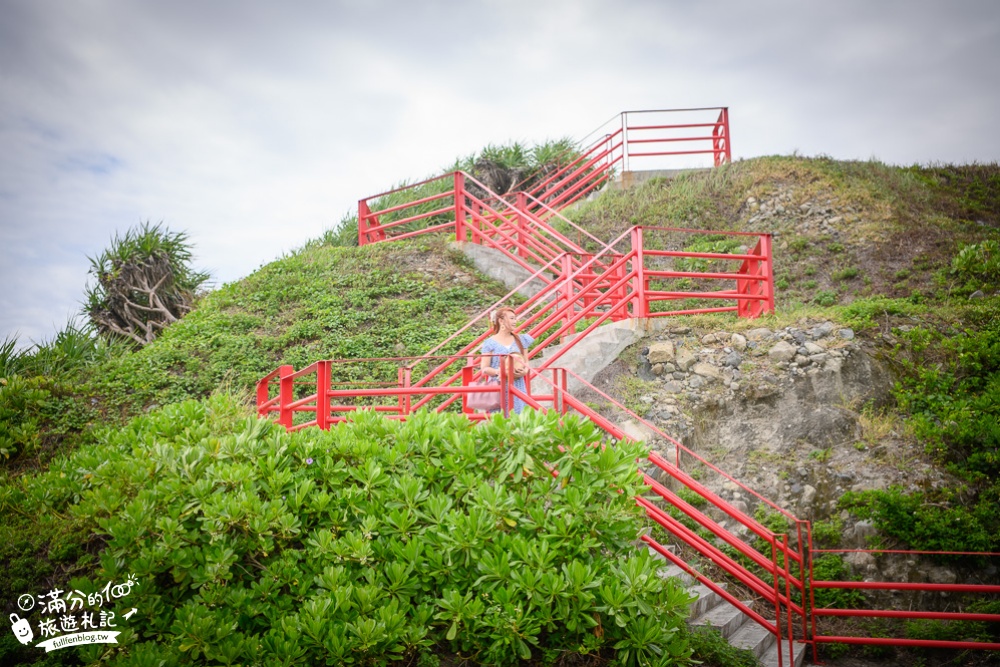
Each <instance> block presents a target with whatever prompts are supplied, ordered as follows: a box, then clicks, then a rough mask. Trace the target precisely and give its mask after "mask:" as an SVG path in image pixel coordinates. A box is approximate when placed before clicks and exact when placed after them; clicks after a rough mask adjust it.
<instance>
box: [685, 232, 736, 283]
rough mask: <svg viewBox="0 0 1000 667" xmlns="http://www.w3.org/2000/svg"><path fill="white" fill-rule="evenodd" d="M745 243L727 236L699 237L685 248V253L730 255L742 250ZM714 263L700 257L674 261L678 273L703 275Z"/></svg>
mask: <svg viewBox="0 0 1000 667" xmlns="http://www.w3.org/2000/svg"><path fill="white" fill-rule="evenodd" d="M743 243H744V240H743V239H742V238H741V237H738V236H725V235H719V234H714V235H710V236H697V237H695V239H694V241H692V242H691V243H690V244H688V245H687V246H686V247H685V248H684V252H705V253H719V254H730V253H733V252H734V251H736V250H738V249H739V248H741V247H742V246H743ZM712 261H713V260H708V259H703V258H700V257H679V258H677V259H676V260H674V269H675V270H677V271H690V272H695V273H703V272H706V271H708V270H709V267H710V266H711V264H710V262H712ZM718 261H722V260H718ZM730 268H731V267H730Z"/></svg>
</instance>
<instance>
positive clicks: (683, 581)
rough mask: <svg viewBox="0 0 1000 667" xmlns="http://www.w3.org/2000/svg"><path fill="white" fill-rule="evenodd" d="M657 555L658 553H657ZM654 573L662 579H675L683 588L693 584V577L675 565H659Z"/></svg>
mask: <svg viewBox="0 0 1000 667" xmlns="http://www.w3.org/2000/svg"><path fill="white" fill-rule="evenodd" d="M657 555H659V554H657ZM656 574H657V575H658V576H659V577H660V578H662V579H676V580H677V581H678V583H680V585H681V586H684V587H685V588H687V587H689V586H691V585H692V584H694V577H692V576H691V575H690V574H688V573H687V572H685V571H684V570H682V569H681V568H679V567H677V566H676V565H668V566H667V567H661V568H660V569H659V570H657V571H656Z"/></svg>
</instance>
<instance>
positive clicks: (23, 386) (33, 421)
mask: <svg viewBox="0 0 1000 667" xmlns="http://www.w3.org/2000/svg"><path fill="white" fill-rule="evenodd" d="M47 384H48V383H47V382H46V381H45V380H44V379H40V378H33V379H31V380H25V379H23V378H21V377H19V376H17V375H13V376H11V377H9V378H2V379H0V457H3V458H4V459H8V458H10V457H11V456H13V455H15V454H17V453H18V452H20V451H24V450H25V449H33V448H35V447H37V446H38V443H39V441H40V434H39V426H38V414H39V412H40V411H41V410H42V409H43V408H44V407H45V404H46V402H47V400H48V398H49V396H50V395H51V394H50V392H49V391H48V390H46V389H45V388H44V386H45V385H47Z"/></svg>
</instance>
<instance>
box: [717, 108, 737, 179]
mask: <svg viewBox="0 0 1000 667" xmlns="http://www.w3.org/2000/svg"><path fill="white" fill-rule="evenodd" d="M712 152H713V157H714V158H715V166H716V167H718V166H721V165H722V164H729V163H731V162H732V161H733V154H732V150H731V149H730V147H729V107H722V110H721V111H720V112H719V119H718V120H717V121H715V127H714V128H713V129H712Z"/></svg>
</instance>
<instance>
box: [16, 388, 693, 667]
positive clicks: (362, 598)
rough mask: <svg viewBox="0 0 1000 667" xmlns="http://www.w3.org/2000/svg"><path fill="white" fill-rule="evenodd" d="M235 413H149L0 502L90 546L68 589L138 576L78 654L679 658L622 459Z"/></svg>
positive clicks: (322, 659) (573, 443) (605, 450)
mask: <svg viewBox="0 0 1000 667" xmlns="http://www.w3.org/2000/svg"><path fill="white" fill-rule="evenodd" d="M244 415H245V413H244V412H243V409H242V408H240V407H239V406H238V405H237V404H235V403H234V402H233V401H232V400H231V399H228V398H225V397H221V396H215V397H213V398H211V399H210V400H207V401H202V402H194V401H188V402H185V403H181V404H177V405H173V406H169V407H167V408H164V409H162V410H160V411H157V412H155V413H152V414H150V415H148V416H144V417H141V418H139V419H137V420H135V421H133V422H132V423H131V424H129V425H128V426H127V427H126V428H124V429H121V430H118V431H107V432H105V433H104V434H103V435H102V436H101V438H100V443H99V444H98V445H97V446H93V447H85V448H83V449H81V450H80V451H78V452H77V453H76V454H74V455H73V456H72V457H70V458H68V459H66V460H65V461H64V462H61V463H59V464H56V465H53V467H52V469H51V470H50V471H49V472H47V473H45V474H42V475H39V476H37V477H34V478H31V479H29V480H26V481H25V482H24V484H23V486H22V487H21V489H20V490H19V491H16V492H14V493H13V494H12V493H10V492H8V493H6V494H3V493H0V504H2V505H3V507H0V509H2V511H4V512H7V511H10V509H11V508H13V507H15V506H16V507H17V508H18V509H19V511H22V512H26V513H35V514H36V515H37V516H42V517H44V516H53V518H52V519H50V520H52V521H56V520H57V519H55V518H54V516H55V515H59V516H67V515H68V516H73V517H77V518H78V520H80V521H82V522H84V524H86V523H92V524H94V525H93V528H94V529H95V530H96V531H97V532H98V533H100V534H102V535H104V536H105V539H106V543H107V546H106V548H105V549H104V551H103V552H102V553H101V557H100V561H101V566H102V568H101V571H100V572H98V573H97V576H96V577H95V581H96V582H97V583H96V584H92V583H90V582H82V581H76V582H75V583H74V585H75V586H76V587H77V588H80V589H81V590H85V591H88V588H87V587H88V586H90V587H93V586H95V585H96V586H100V585H101V583H103V582H104V581H105V580H107V579H113V580H118V579H123V578H124V577H125V576H127V575H128V574H134V575H135V577H136V578H137V579H138V581H139V582H140V583H139V589H138V590H137V591H136V592H135V593H134V594H133V595H134V596H135V597H134V598H133V599H130V602H129V603H130V604H131V605H132V606H136V607H139V608H141V609H142V610H143V615H142V617H141V622H133V623H132V624H131V625H129V626H128V629H129V632H128V633H126V634H123V636H122V638H120V639H122V640H123V641H122V644H121V645H120V646H111V647H89V648H88V649H86V650H85V649H80V651H81V654H82V655H83V657H84V658H85V659H86V660H91V661H92V660H97V659H101V660H109V661H110V664H115V665H140V664H147V663H148V662H150V661H154V662H157V661H161V660H162V661H166V662H167V663H171V664H172V663H173V662H175V661H176V662H187V661H194V662H223V663H226V664H230V663H238V662H243V663H246V662H255V663H256V662H262V663H267V664H279V663H285V664H290V663H302V664H320V663H332V664H341V663H343V662H347V661H349V660H353V661H354V662H353V664H356V665H384V664H388V663H389V662H390V661H391V660H394V659H399V658H408V659H417V656H420V655H424V656H426V657H425V658H424V660H429V659H430V656H431V655H432V654H439V653H457V654H460V655H462V656H464V657H466V658H471V659H472V660H474V661H475V662H476V663H484V664H510V663H513V662H516V661H517V660H518V659H527V658H531V657H540V656H541V655H543V653H544V654H546V655H552V654H553V652H558V653H561V654H573V653H578V654H594V655H597V654H601V655H604V656H606V657H612V656H614V655H617V659H618V661H619V662H620V663H621V664H635V665H638V664H663V665H666V664H684V663H686V662H687V661H688V657H689V655H690V652H691V649H690V647H689V645H688V643H687V639H686V634H685V633H684V632H683V618H684V616H685V614H686V606H687V603H688V601H689V597H688V594H687V593H686V592H684V591H683V589H681V588H679V587H678V586H677V585H676V584H675V583H673V582H672V581H671V580H666V579H663V578H661V577H659V576H657V575H656V570H657V568H658V567H659V564H658V562H657V561H656V560H654V559H653V558H652V557H650V556H649V555H648V554H647V553H646V551H645V550H636V549H635V547H634V546H633V542H634V540H635V539H636V537H637V536H638V534H639V533H640V532H641V530H642V527H643V524H644V520H643V519H644V516H643V513H642V511H641V509H639V508H638V507H637V506H636V505H635V503H634V500H633V497H634V495H635V494H636V493H639V492H641V491H642V490H643V487H641V486H640V485H641V480H640V478H639V477H638V476H637V475H636V468H635V460H636V458H637V457H639V456H642V455H644V454H645V452H644V451H643V449H642V448H641V447H640V446H638V445H634V444H627V443H619V444H618V445H616V446H600V444H599V443H600V442H601V437H602V434H601V432H600V431H598V430H597V429H596V427H595V426H593V425H592V424H590V423H589V422H582V421H579V420H576V419H574V418H567V419H565V423H562V424H560V417H559V415H555V414H551V415H543V414H539V413H534V412H531V411H528V412H526V413H525V414H524V415H522V416H521V417H519V418H514V419H510V420H504V419H502V418H499V417H497V418H495V419H494V420H493V421H491V422H486V423H483V424H481V425H478V426H474V425H472V424H471V423H470V422H469V421H468V420H466V419H465V418H464V417H462V416H460V415H448V414H433V413H431V414H428V413H420V414H417V415H415V416H414V417H413V418H411V419H410V420H409V421H407V422H405V423H399V422H393V421H389V420H386V419H383V418H381V417H379V416H377V415H375V414H373V413H367V412H360V413H357V414H356V415H355V421H354V422H353V423H350V424H346V425H341V426H338V427H336V428H334V429H332V430H331V431H328V432H324V431H320V430H317V429H310V430H307V431H301V432H298V433H293V434H287V433H285V432H284V430H283V429H282V428H280V427H277V426H275V425H274V424H272V423H270V422H267V421H258V420H256V419H254V418H247V417H246V416H244ZM549 467H552V468H554V469H556V470H558V476H557V477H553V476H552V475H551V474H549V471H548V468H549ZM135 620H139V617H138V616H137V617H136V618H135Z"/></svg>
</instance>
